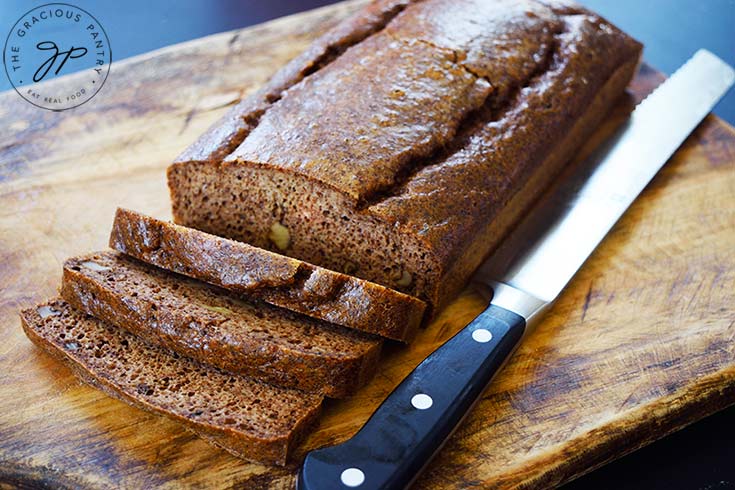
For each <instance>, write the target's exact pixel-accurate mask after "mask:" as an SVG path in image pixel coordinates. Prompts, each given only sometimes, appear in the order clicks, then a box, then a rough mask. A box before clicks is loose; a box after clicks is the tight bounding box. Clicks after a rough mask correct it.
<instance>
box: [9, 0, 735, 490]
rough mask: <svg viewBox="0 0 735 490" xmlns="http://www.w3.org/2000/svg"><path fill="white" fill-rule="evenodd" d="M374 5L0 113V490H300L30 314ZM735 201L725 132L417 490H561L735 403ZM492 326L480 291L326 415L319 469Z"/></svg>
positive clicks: (661, 196)
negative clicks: (89, 91)
mask: <svg viewBox="0 0 735 490" xmlns="http://www.w3.org/2000/svg"><path fill="white" fill-rule="evenodd" d="M356 5H357V4H356V3H348V4H340V5H336V6H332V7H328V8H324V9H321V10H317V11H312V12H309V13H304V14H300V15H297V16H293V17H288V18H284V19H280V20H276V21H274V22H270V23H268V24H264V25H260V26H257V27H254V28H250V29H245V30H241V31H236V32H229V33H224V34H220V35H215V36H211V37H207V38H204V39H200V40H196V41H192V42H189V43H185V44H181V45H177V46H173V47H171V48H167V49H163V50H161V51H157V52H154V53H151V54H149V55H145V56H142V57H138V58H135V59H131V60H129V61H125V62H121V63H117V64H114V65H113V66H112V71H111V73H110V76H109V79H108V81H107V83H106V85H105V86H104V88H103V89H102V91H101V92H100V93H99V94H98V95H97V96H96V97H95V98H94V99H93V100H92V101H91V102H89V103H88V104H85V105H83V106H81V107H80V108H77V109H75V110H72V111H66V112H61V113H53V112H48V111H42V110H40V109H38V108H36V107H34V106H31V105H30V104H28V103H26V102H25V101H23V100H22V99H21V98H20V97H19V96H18V95H17V94H15V93H14V92H8V93H4V94H0V134H1V135H2V141H0V284H1V286H0V378H1V379H2V382H1V383H0V482H6V483H10V484H11V485H12V484H17V485H21V486H36V485H42V484H45V485H49V486H51V487H59V486H66V487H83V488H96V487H110V486H112V487H123V488H135V489H140V488H151V487H154V486H162V487H176V488H179V487H198V488H226V487H238V488H289V487H291V486H292V485H293V482H294V477H293V475H294V471H295V469H294V468H286V469H283V468H275V469H274V468H269V467H266V466H261V465H256V464H249V463H246V462H243V461H240V460H237V459H235V458H233V457H232V456H230V455H228V454H227V453H225V452H224V451H221V450H217V449H214V448H212V447H210V446H209V445H207V444H206V443H204V442H203V441H201V440H199V439H197V438H196V437H195V436H193V435H191V434H189V433H188V432H186V431H184V430H182V429H181V428H180V427H179V426H177V425H176V424H174V423H171V422H169V421H167V420H164V419H161V418H158V417H156V416H152V415H148V414H146V413H143V412H141V411H138V410H135V409H132V408H129V407H128V406H127V405H124V404H123V403H121V402H118V401H115V400H112V399H110V398H108V397H106V396H105V395H103V394H101V393H100V392H98V391H95V390H93V389H91V388H87V387H86V386H84V385H82V384H80V383H79V382H77V381H76V380H75V379H74V378H73V377H72V375H71V374H70V372H69V371H68V370H67V369H66V368H64V367H62V366H61V365H59V364H58V363H57V362H55V361H53V360H52V359H51V358H50V357H48V356H47V355H45V354H44V353H43V352H42V351H40V350H39V349H37V348H35V347H34V346H33V345H32V344H31V343H30V341H28V340H27V339H26V337H25V336H24V335H23V333H22V331H21V328H20V323H19V320H18V316H17V312H18V310H19V309H20V308H22V307H26V306H30V305H33V304H34V303H36V302H38V301H40V300H43V299H44V298H47V297H49V296H52V295H54V294H55V291H56V288H57V287H58V285H59V280H60V275H61V264H62V262H63V260H64V259H65V258H66V257H68V256H70V255H73V254H78V253H83V252H87V251H91V250H94V249H103V248H105V246H106V242H107V235H108V232H109V229H110V224H111V220H112V217H113V212H114V210H115V207H116V206H126V207H130V208H133V209H137V210H140V211H143V212H147V213H151V214H153V215H155V216H158V217H168V216H169V202H168V194H167V190H166V186H165V178H164V170H165V167H166V165H167V163H168V162H170V161H171V160H172V159H173V158H174V156H175V155H176V154H177V152H179V151H180V150H181V149H183V148H184V147H185V146H186V145H187V144H188V143H189V142H191V141H192V140H194V138H196V136H197V135H199V134H200V133H201V132H202V131H203V130H204V129H205V128H206V127H207V126H208V125H209V124H210V123H212V122H213V121H214V120H215V119H217V118H218V116H219V115H220V114H222V113H223V112H224V111H225V110H226V106H227V105H229V104H232V103H234V102H235V101H236V100H237V99H238V98H240V97H241V96H243V95H244V94H245V93H246V92H249V91H251V90H253V89H254V88H256V87H257V86H258V85H259V84H261V83H262V82H263V81H264V80H265V79H266V78H267V77H268V76H269V75H270V74H271V73H272V72H273V71H275V70H276V69H277V68H278V67H279V66H281V65H282V64H283V63H284V62H285V61H286V60H288V59H289V58H291V57H292V56H294V55H295V54H297V53H298V52H300V51H301V50H302V49H303V48H304V47H305V46H306V45H307V44H308V42H309V41H310V40H311V39H313V38H314V37H315V36H316V35H318V34H319V33H321V32H323V31H324V30H325V29H326V28H327V27H329V26H331V25H333V24H334V23H335V22H336V21H337V20H338V19H340V18H343V17H344V16H345V15H346V14H348V13H349V12H351V11H352V10H354V8H355V7H356ZM660 79H661V77H660V76H659V75H657V74H656V73H655V72H654V71H653V70H651V69H648V68H645V67H644V68H643V70H642V71H641V73H640V74H639V76H638V77H637V79H636V81H635V83H634V86H633V87H632V91H633V93H634V94H635V96H636V97H637V98H640V97H641V96H642V94H644V93H646V92H647V91H648V90H650V89H651V88H652V87H653V86H655V85H656V83H658V82H659V81H660ZM616 117H617V118H618V119H619V115H618V116H613V117H611V119H610V122H609V123H608V125H607V126H608V129H609V127H610V126H611V125H612V123H613V121H614V120H616ZM599 137H600V135H598V137H597V138H598V139H599ZM734 196H735V131H733V129H732V128H731V127H729V126H727V125H726V124H724V123H723V122H722V121H720V120H719V119H717V118H715V117H712V116H710V117H709V118H708V119H707V120H706V121H705V122H704V123H703V124H702V126H701V127H700V128H699V129H698V130H697V131H696V133H695V134H694V135H693V136H692V137H690V138H689V140H688V142H687V143H686V144H685V145H684V147H683V148H682V149H681V150H680V151H679V152H678V154H677V155H676V156H675V157H674V158H673V159H672V160H671V161H670V162H669V163H668V164H667V166H666V167H665V168H664V170H663V171H662V172H661V174H660V175H658V176H657V177H656V179H655V180H654V181H653V183H652V184H651V185H650V186H649V187H648V188H647V190H646V191H645V192H644V194H643V195H642V197H641V198H640V199H639V200H638V201H637V202H636V203H635V205H634V206H633V207H632V208H631V209H630V210H629V212H628V213H626V215H625V216H624V218H623V219H622V221H621V222H620V223H619V224H618V225H617V226H616V227H615V229H614V230H613V232H612V233H611V234H610V236H609V237H608V238H607V239H606V240H605V242H604V243H603V244H602V246H601V247H600V248H599V249H598V250H597V251H596V252H595V254H594V256H593V257H592V258H591V260H590V261H589V262H588V263H587V264H586V265H585V267H584V269H583V270H582V271H581V272H580V273H579V274H578V275H577V277H576V278H575V279H574V281H573V282H572V283H571V284H570V285H569V287H568V288H567V289H566V291H565V292H564V293H563V295H562V296H561V298H560V299H559V302H558V303H557V305H556V306H555V307H554V308H553V310H552V311H551V313H550V314H549V315H548V316H547V317H546V319H545V321H544V322H543V324H542V325H541V326H540V327H539V329H538V330H537V331H536V332H535V333H534V334H533V335H532V336H531V337H530V338H528V340H527V341H526V342H525V343H524V344H523V346H522V347H521V348H520V349H519V351H518V352H517V353H516V355H515V356H514V357H513V359H512V360H511V362H510V363H509V364H508V366H507V368H506V369H505V371H504V372H503V373H502V374H501V375H500V376H499V378H498V379H497V381H496V382H495V383H494V384H493V385H492V386H491V388H490V389H489V390H488V391H487V392H486V394H485V395H484V396H483V398H482V400H481V401H480V402H479V404H478V405H477V407H476V408H475V410H474V411H473V412H472V414H471V415H470V416H469V417H468V419H467V420H466V421H465V422H464V423H463V425H462V426H461V428H460V429H459V430H458V431H457V433H456V434H455V435H454V436H453V437H452V439H451V440H450V441H449V442H448V444H447V445H446V447H445V448H444V449H443V450H442V451H441V453H440V454H439V455H438V456H437V458H436V459H435V460H434V461H433V462H432V463H431V464H430V466H429V467H428V470H427V471H426V473H425V474H424V475H423V476H422V477H421V478H420V479H419V480H418V482H417V484H416V487H417V488H434V489H439V488H442V489H444V488H468V487H476V488H491V487H492V488H550V487H553V486H556V485H559V484H561V483H563V482H565V481H568V480H570V479H572V478H574V477H575V476H578V475H580V474H582V473H584V472H587V471H589V470H591V469H593V468H594V467H596V466H598V465H601V464H604V463H605V462H606V461H609V460H611V459H613V458H616V457H619V456H621V455H622V454H625V453H627V452H629V451H633V450H634V449H636V448H638V447H640V446H642V445H645V444H647V443H648V442H650V441H652V440H654V439H657V438H660V437H662V436H664V435H665V434H667V433H669V432H671V431H674V430H676V429H678V428H680V427H682V426H684V425H686V424H688V423H691V422H693V421H695V420H697V419H699V418H701V417H704V416H706V415H708V414H710V413H712V412H714V411H716V410H718V409H721V408H723V407H725V406H727V405H729V404H731V403H733V402H735V343H734V342H733V339H734V338H735V326H734V324H735V323H734V320H735V287H734V285H735V198H734ZM481 309H482V303H481V302H480V300H479V298H478V297H477V296H475V295H474V294H473V293H472V292H471V291H466V292H465V293H463V294H462V296H461V297H460V298H458V299H457V301H456V302H454V303H453V304H452V305H451V306H450V307H449V308H448V309H447V310H446V311H444V312H443V314H442V315H441V316H440V317H439V318H438V319H437V320H436V321H435V322H434V323H433V324H432V325H431V326H430V327H429V328H427V329H426V330H425V331H423V332H422V334H421V335H420V336H419V338H418V341H417V342H416V343H415V344H414V345H413V346H411V348H404V347H400V346H390V347H389V348H388V349H387V353H386V358H385V362H384V365H383V366H382V368H381V370H380V373H379V374H378V376H377V377H376V378H375V380H374V381H373V382H372V383H371V384H370V385H369V386H368V387H367V388H365V389H363V390H362V391H361V392H360V393H359V394H358V395H357V396H355V397H354V398H352V399H350V400H346V401H341V402H331V401H330V402H328V403H327V404H326V407H325V414H324V417H323V418H322V420H321V423H320V425H319V426H318V428H317V429H316V431H315V432H314V433H313V435H312V436H311V437H310V438H309V439H308V440H307V441H306V442H305V443H304V445H303V448H302V450H301V454H303V451H304V450H307V449H310V448H314V447H317V446H322V445H325V444H332V443H337V442H339V441H342V440H344V439H345V438H347V437H349V436H350V435H351V434H353V433H354V432H355V431H356V430H357V429H358V428H359V427H360V426H361V424H362V423H363V422H364V421H365V420H366V419H367V417H368V416H369V415H370V413H371V412H372V411H373V410H374V409H375V408H376V406H377V405H378V404H379V403H380V402H381V400H382V399H383V398H384V397H385V396H386V395H387V393H389V391H390V390H391V389H392V388H393V387H394V386H395V385H396V384H397V383H398V382H399V381H400V379H401V378H402V377H403V376H404V375H405V374H406V373H407V372H408V371H409V370H410V369H412V368H413V367H414V366H415V365H416V364H417V363H418V362H419V361H420V360H421V359H422V358H423V357H424V356H425V355H427V354H428V353H429V352H430V351H431V350H432V349H434V348H435V347H436V346H438V345H439V344H440V343H441V342H443V341H444V340H446V339H447V338H448V337H449V336H451V335H452V333H453V332H455V331H456V330H457V329H459V328H460V327H462V326H463V325H464V324H465V323H467V322H468V321H469V320H471V318H472V317H473V315H475V314H476V313H478V312H479V311H480V310H481ZM0 486H3V485H2V484H1V483H0ZM3 487H4V486H3Z"/></svg>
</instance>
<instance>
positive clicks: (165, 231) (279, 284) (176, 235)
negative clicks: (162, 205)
mask: <svg viewBox="0 0 735 490" xmlns="http://www.w3.org/2000/svg"><path fill="white" fill-rule="evenodd" d="M284 239H287V237H284ZM110 247H111V248H114V249H116V250H119V251H120V252H123V253H125V254H128V255H131V256H133V257H135V258H137V259H140V260H143V261H145V262H148V263H150V264H153V265H156V266H158V267H162V268H164V269H167V270H170V271H173V272H177V273H179V274H184V275H187V276H190V277H194V278H196V279H200V280H202V281H206V282H208V283H210V284H214V285H216V286H220V287H223V288H226V289H228V290H231V291H234V292H237V293H244V294H247V295H249V296H252V297H256V298H259V299H262V300H263V301H265V302H267V303H270V304H272V305H276V306H280V307H282V308H286V309H289V310H291V311H296V312H299V313H302V314H304V315H307V316H310V317H313V318H318V319H320V320H325V321H328V322H330V323H334V324H337V325H342V326H345V327H349V328H353V329H357V330H362V331H365V332H370V333H374V334H378V335H381V336H383V337H388V338H391V339H394V340H401V341H404V342H405V341H409V340H410V339H411V338H412V337H413V336H414V335H415V333H416V330H417V329H418V327H419V325H420V324H421V321H422V318H423V315H424V311H425V309H426V303H424V302H423V301H421V300H420V299H418V298H415V297H413V296H410V295H408V294H404V293H401V292H399V291H396V290H394V289H390V288H387V287H385V286H381V285H380V284H376V283H373V282H370V281H366V280H363V279H358V278H356V277H353V276H350V275H348V274H342V273H340V272H336V271H332V270H329V269H325V268H323V267H318V266H315V265H312V264H309V263H307V262H303V261H301V260H298V259H294V258H291V257H287V256H285V255H280V254H278V253H274V252H271V251H268V250H265V249H262V248H258V247H254V246H252V245H248V244H246V243H242V242H238V241H235V240H229V239H226V238H221V237H218V236H215V235H210V234H209V233H205V232H203V231H199V230H195V229H193V228H187V227H184V226H179V225H176V224H173V223H169V222H166V221H162V220H158V219H155V218H151V217H149V216H145V215H142V214H140V213H137V212H135V211H130V210H127V209H118V210H117V213H116V214H115V221H114V224H113V227H112V233H111V234H110ZM347 272H349V271H347Z"/></svg>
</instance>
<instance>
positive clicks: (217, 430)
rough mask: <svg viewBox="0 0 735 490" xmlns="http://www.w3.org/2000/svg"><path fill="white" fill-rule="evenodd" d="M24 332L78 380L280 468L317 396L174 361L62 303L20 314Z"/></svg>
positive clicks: (312, 415) (312, 414) (315, 410)
mask: <svg viewBox="0 0 735 490" xmlns="http://www.w3.org/2000/svg"><path fill="white" fill-rule="evenodd" d="M20 317H21V321H22V324H23V330H25V332H26V335H27V336H28V338H30V339H31V340H32V341H33V342H34V343H35V344H37V345H38V346H39V347H41V348H43V349H44V350H46V351H47V352H48V353H49V354H51V355H52V356H54V357H56V358H57V359H59V360H61V361H63V362H65V363H66V364H67V365H68V366H69V367H71V369H72V370H73V371H74V373H75V374H76V375H77V376H78V377H79V378H81V379H82V380H83V381H85V382H87V383H89V384H90V385H92V386H94V387H96V388H98V389H100V390H102V391H104V392H105V393H107V394H108V395H110V396H113V397H115V398H118V399H120V400H122V401H125V402H127V403H129V404H131V405H133V406H136V407H138V408H142V409H143V410H148V411H150V412H153V413H156V414H159V415H163V416H166V417H168V418H170V419H172V420H174V421H176V422H180V423H182V424H183V425H184V426H185V427H186V428H188V429H190V430H192V431H193V432H194V433H196V434H198V435H199V436H201V437H202V438H204V439H206V440H207V441H209V442H211V443H212V444H215V445H217V446H219V447H221V448H223V449H225V450H227V451H229V452H230V453H232V454H234V455H235V456H237V457H240V458H244V459H248V460H252V461H258V462H263V463H275V464H279V465H283V464H285V463H286V461H287V459H288V456H289V453H290V451H291V449H292V448H293V447H294V445H295V444H296V443H297V441H298V440H299V439H300V438H301V437H302V436H303V435H304V434H305V433H306V431H307V430H308V429H309V427H310V426H311V425H312V424H313V423H314V422H315V421H316V419H317V416H318V414H319V411H320V407H321V402H322V398H321V396H319V395H314V394H308V393H304V392H301V391H298V390H292V389H285V388H278V387H275V386H271V385H268V384H266V383H263V382H260V381H256V380H253V379H249V378H246V377H243V376H234V375H232V374H229V373H225V372H223V371H220V370H218V369H216V368H212V367H207V366H204V365H201V364H199V363H197V362H195V361H193V360H190V359H187V358H184V357H180V356H179V355H177V354H175V353H171V352H169V351H167V350H165V349H163V348H161V347H157V346H153V345H150V344H147V343H145V342H143V341H142V340H141V339H139V338H138V337H136V336H134V335H132V334H130V333H129V332H126V331H125V330H121V329H119V328H116V327H113V326H111V325H109V324H106V323H104V322H102V321H100V320H97V319H95V318H92V317H91V316H90V315H87V314H85V313H82V312H80V311H78V310H76V309H74V308H72V306H71V305H69V304H68V303H66V302H65V301H63V300H61V299H54V300H51V301H49V302H47V303H43V304H41V305H39V306H37V307H35V308H29V309H27V310H24V311H22V312H21V314H20Z"/></svg>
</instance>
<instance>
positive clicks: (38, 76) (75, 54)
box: [33, 41, 87, 82]
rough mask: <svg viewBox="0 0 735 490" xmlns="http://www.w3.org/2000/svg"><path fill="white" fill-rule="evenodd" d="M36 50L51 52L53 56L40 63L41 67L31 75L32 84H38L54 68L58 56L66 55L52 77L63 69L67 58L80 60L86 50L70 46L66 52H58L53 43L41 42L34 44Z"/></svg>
mask: <svg viewBox="0 0 735 490" xmlns="http://www.w3.org/2000/svg"><path fill="white" fill-rule="evenodd" d="M36 48H37V49H39V50H41V51H50V50H53V51H54V54H52V55H51V56H50V57H49V58H48V59H47V60H46V61H44V62H43V63H41V66H39V67H38V69H37V70H36V73H34V74H33V81H34V82H40V81H41V80H43V79H44V78H45V77H46V75H47V74H48V72H49V70H50V69H51V68H52V67H53V66H54V63H56V59H57V58H58V57H59V56H63V55H66V56H64V58H63V59H62V60H61V63H59V66H58V68H56V71H55V72H54V75H58V74H59V72H60V71H61V69H62V68H63V67H64V64H65V63H66V61H67V60H68V59H69V58H71V59H76V58H81V57H82V56H84V55H85V54H87V48H84V47H81V48H75V47H74V46H72V47H71V49H69V50H68V51H59V47H58V46H57V45H56V43H55V42H53V41H41V42H40V43H38V44H36ZM44 67H45V70H44ZM42 70H43V72H42Z"/></svg>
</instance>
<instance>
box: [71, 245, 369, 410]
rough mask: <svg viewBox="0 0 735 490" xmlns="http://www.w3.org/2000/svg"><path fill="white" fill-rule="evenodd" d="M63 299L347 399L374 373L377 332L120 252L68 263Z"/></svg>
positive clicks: (162, 339) (208, 357)
mask: <svg viewBox="0 0 735 490" xmlns="http://www.w3.org/2000/svg"><path fill="white" fill-rule="evenodd" d="M61 295H62V297H63V298H64V299H65V300H66V301H68V302H69V303H71V304H72V305H73V306H75V307H77V308H79V309H80V310H82V311H85V312H86V313H89V314H90V315H93V316H95V317H97V318H100V319H102V320H104V321H106V322H109V323H111V324H112V325H116V326H119V327H122V328H125V329H127V330H129V331H130V332H133V333H134V334H136V335H139V336H141V337H143V338H144V339H146V340H148V341H149V342H152V343H156V344H161V345H163V346H165V347H168V348H169V349H172V350H174V351H176V352H178V353H179V354H182V355H185V356H188V357H191V358H193V359H196V360H198V361H201V362H204V363H207V364H211V365H213V366H216V367H218V368H221V369H224V370H226V371H229V372H232V373H236V374H244V375H247V376H252V377H257V378H259V379H262V380H264V381H267V382H269V383H273V384H276V385H280V386H285V387H290V388H299V389H302V390H305V391H310V392H319V393H323V394H325V395H328V396H331V397H342V396H346V395H347V394H349V393H351V392H353V391H354V390H355V389H357V388H359V387H360V386H361V385H363V384H364V383H365V382H366V381H367V380H368V379H369V378H370V377H371V376H372V374H373V373H374V371H375V367H376V365H377V359H378V356H379V353H380V347H381V341H380V339H378V338H377V337H374V336H371V335H368V334H362V333H360V332H355V331H352V330H349V329H345V328H343V327H339V326H335V325H330V324H327V323H325V322H318V321H315V320H312V319H309V318H305V317H303V316H301V315H297V314H295V313H291V312H289V311H286V310H282V309H280V308H275V307H272V306H269V305H266V304H259V303H257V304H256V303H248V302H245V301H242V300H240V299H238V298H237V297H235V296H234V295H233V294H231V293H228V292H227V291H225V290H224V289H220V288H216V287H214V286H210V285H208V284H205V283H202V282H199V281H194V280H192V279H188V278H186V277H183V276H179V275H177V274H173V273H170V272H167V271H164V270H161V269H158V268H156V267H153V266H150V265H148V264H145V263H143V262H139V261H137V260H135V259H132V258H130V257H126V256H124V255H121V254H118V253H116V252H103V253H98V254H90V255H87V256H84V257H78V258H72V259H69V260H67V261H66V263H65V264H64V277H63V282H62V287H61Z"/></svg>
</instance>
